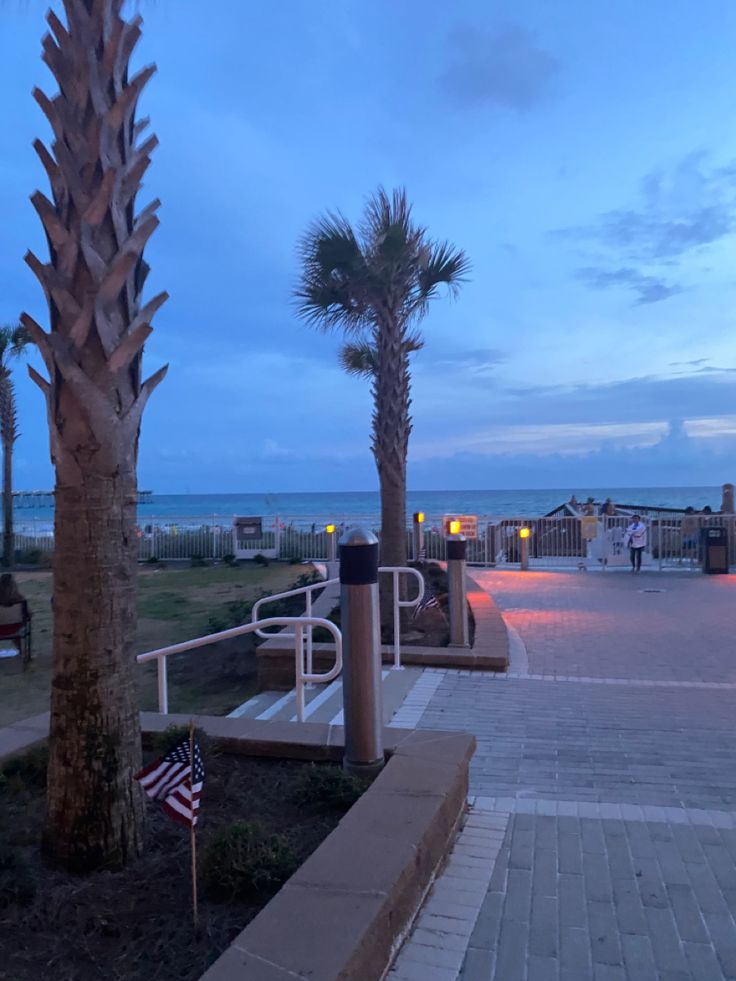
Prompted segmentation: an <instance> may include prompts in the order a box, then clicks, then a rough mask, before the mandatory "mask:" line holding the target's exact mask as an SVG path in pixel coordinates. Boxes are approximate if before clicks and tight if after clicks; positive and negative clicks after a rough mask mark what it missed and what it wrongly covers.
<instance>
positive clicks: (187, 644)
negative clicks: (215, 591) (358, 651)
mask: <svg viewBox="0 0 736 981" xmlns="http://www.w3.org/2000/svg"><path fill="white" fill-rule="evenodd" d="M291 626H293V627H294V634H293V635H289V636H293V637H294V667H295V675H296V684H295V687H296V716H297V719H298V721H299V722H303V721H304V685H305V684H327V683H328V682H330V681H334V680H335V678H337V676H338V675H339V674H340V672H341V671H342V634H341V633H340V630H339V629H338V628H337V627H336V626H335V624H334V623H331V622H330V621H329V620H325V619H324V618H323V617H267V618H266V619H265V620H256V621H254V622H253V623H244V624H241V626H239V627H232V628H231V629H230V630H220V631H219V632H218V633H216V634H207V635H206V636H204V637H197V638H195V639H194V640H186V641H184V642H183V643H181V644H171V645H170V646H169V647H161V648H159V649H158V650H155V651H147V652H146V653H145V654H139V655H138V656H137V658H136V661H137V662H138V663H139V664H145V663H147V662H148V661H156V662H157V670H158V710H159V712H161V714H162V715H168V712H169V685H168V672H167V668H166V658H167V657H171V655H172V654H183V653H185V652H186V651H193V650H195V649H196V648H198V647H207V646H209V645H210V644H216V643H218V641H221V640H231V639H232V638H233V637H241V636H242V635H243V634H251V633H257V632H258V631H259V630H261V629H263V628H264V627H291ZM313 627H324V628H325V629H326V630H329V632H330V633H331V634H332V636H333V638H334V640H335V664H334V665H333V667H332V668H330V670H329V671H326V672H324V673H322V674H314V673H313V672H312V671H305V670H304V639H303V633H304V630H305V628H306V629H308V630H310V631H311V630H312V628H313Z"/></svg>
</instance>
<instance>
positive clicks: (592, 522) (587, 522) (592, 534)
mask: <svg viewBox="0 0 736 981" xmlns="http://www.w3.org/2000/svg"><path fill="white" fill-rule="evenodd" d="M580 533H581V534H582V536H583V538H584V539H585V540H586V542H592V541H593V539H594V538H596V537H597V536H598V519H597V518H596V517H595V516H594V515H591V514H587V515H585V516H584V517H582V518H581V519H580Z"/></svg>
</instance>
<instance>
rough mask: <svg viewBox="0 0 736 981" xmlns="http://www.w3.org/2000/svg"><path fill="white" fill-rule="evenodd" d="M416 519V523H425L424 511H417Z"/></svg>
mask: <svg viewBox="0 0 736 981" xmlns="http://www.w3.org/2000/svg"><path fill="white" fill-rule="evenodd" d="M414 520H415V521H416V523H417V524H418V525H423V524H424V511H417V512H416V513H415V514H414Z"/></svg>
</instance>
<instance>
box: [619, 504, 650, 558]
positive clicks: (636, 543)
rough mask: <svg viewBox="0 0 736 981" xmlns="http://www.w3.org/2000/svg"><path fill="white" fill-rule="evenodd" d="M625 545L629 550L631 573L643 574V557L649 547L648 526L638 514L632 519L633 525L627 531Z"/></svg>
mask: <svg viewBox="0 0 736 981" xmlns="http://www.w3.org/2000/svg"><path fill="white" fill-rule="evenodd" d="M624 544H625V545H627V546H628V548H629V555H630V557H631V571H632V572H641V557H642V554H643V552H644V549H645V548H646V547H647V526H646V525H645V524H644V522H643V521H642V520H641V517H640V516H639V515H638V514H635V515H633V516H632V518H631V524H630V525H629V527H628V528H627V529H626V535H625V536H624Z"/></svg>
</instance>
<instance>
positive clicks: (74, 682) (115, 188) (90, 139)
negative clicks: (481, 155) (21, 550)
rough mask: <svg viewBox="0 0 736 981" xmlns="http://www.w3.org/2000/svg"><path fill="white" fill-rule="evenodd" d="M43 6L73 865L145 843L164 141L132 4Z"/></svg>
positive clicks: (58, 714) (39, 271) (56, 841)
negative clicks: (149, 412)
mask: <svg viewBox="0 0 736 981" xmlns="http://www.w3.org/2000/svg"><path fill="white" fill-rule="evenodd" d="M64 8H65V11H66V15H67V20H68V24H67V25H63V24H62V23H61V22H60V21H59V20H58V18H57V17H56V16H55V14H54V13H53V11H52V12H50V13H49V14H48V22H49V26H50V28H51V32H52V34H53V38H52V36H51V35H47V36H46V38H45V39H44V60H45V61H46V63H47V64H48V66H49V67H50V69H51V71H52V72H53V74H54V76H55V77H56V80H57V82H58V83H59V89H60V92H59V94H58V95H57V96H56V97H55V98H53V99H49V98H47V97H46V96H45V95H44V94H43V93H41V92H38V91H37V92H35V93H34V95H35V97H36V100H37V101H38V103H39V105H40V106H41V108H42V109H43V111H44V113H45V115H46V116H47V118H48V120H49V122H50V124H51V127H52V129H53V131H54V137H55V139H54V142H53V143H52V146H51V150H52V152H51V153H49V151H48V150H46V148H45V147H44V146H43V145H42V144H41V143H40V142H37V143H36V150H37V151H38V154H39V156H40V157H41V161H42V163H43V165H44V167H45V169H46V172H47V174H48V176H49V181H50V183H51V189H52V192H53V201H50V200H48V199H47V198H46V197H45V196H44V195H43V194H40V193H37V194H35V195H34V196H33V198H32V201H33V204H34V206H35V207H36V210H37V211H38V213H39V216H40V218H41V221H42V222H43V225H44V228H45V231H46V236H47V239H48V243H49V250H50V255H51V261H50V262H49V264H48V265H44V264H42V263H41V262H40V261H39V260H38V259H37V258H36V257H35V256H34V255H32V254H31V253H29V254H28V256H27V257H26V258H27V262H28V264H29V265H30V267H31V268H32V269H33V271H34V272H35V273H36V275H37V277H38V279H39V281H40V282H41V285H42V286H43V288H44V290H45V292H46V295H47V298H48V301H49V311H50V321H51V331H50V333H46V332H45V331H44V330H43V329H42V328H41V327H40V326H39V325H38V324H37V323H35V321H33V320H32V319H31V318H30V317H28V316H25V315H24V317H23V318H21V319H22V322H23V323H24V325H25V326H26V327H27V329H28V330H29V331H30V333H31V335H32V337H33V340H34V341H35V342H36V344H37V345H38V347H39V349H40V351H41V354H42V355H43V358H44V361H45V363H46V367H47V370H48V372H49V381H46V380H45V379H44V378H42V377H41V376H40V375H38V374H37V373H36V372H35V371H33V370H31V375H32V377H33V378H34V380H35V381H36V382H37V383H38V384H39V386H40V387H41V389H42V390H43V392H44V395H45V397H46V404H47V414H48V421H49V430H50V439H51V457H52V460H53V462H54V464H55V468H56V491H55V493H56V500H55V547H54V560H53V572H54V639H53V654H54V664H53V682H52V694H51V736H50V743H49V775H48V796H47V816H46V827H45V832H44V850H45V853H46V855H47V857H48V858H49V859H50V860H52V861H53V862H55V863H58V864H60V865H62V866H64V867H65V868H67V869H70V870H73V871H78V872H83V871H87V870H90V869H93V868H98V867H102V866H104V867H115V866H120V865H123V864H125V862H126V861H127V860H128V859H129V858H130V857H132V856H134V855H135V854H137V852H138V851H139V850H140V847H141V841H142V832H143V804H142V800H141V795H140V792H139V790H138V788H137V786H136V785H135V782H134V780H133V775H134V773H135V771H136V769H137V768H138V767H139V765H140V756H141V749H140V724H139V717H138V705H137V692H136V687H135V678H134V647H133V645H134V639H135V620H136V610H135V597H136V551H135V546H136V536H135V508H136V461H137V452H138V437H139V430H140V420H141V415H142V413H143V409H144V407H145V404H146V401H147V400H148V397H149V396H150V394H151V392H152V391H153V389H154V388H155V386H156V385H157V384H158V383H159V382H160V381H161V379H162V378H163V376H164V374H165V371H166V369H165V368H163V369H161V370H160V371H158V372H156V374H154V375H153V376H152V377H151V378H150V379H148V381H146V382H144V383H141V357H142V350H143V345H144V343H145V341H146V339H147V338H148V336H149V335H150V333H151V326H150V320H151V317H152V316H153V314H154V313H155V311H156V309H157V308H158V307H159V306H160V305H161V303H163V301H164V300H165V299H166V295H165V294H160V295H159V296H157V297H155V298H154V299H153V300H151V301H150V302H149V303H148V304H147V305H146V306H144V307H141V293H142V289H143V284H144V281H145V277H146V271H147V267H146V266H145V263H144V262H143V259H142V255H143V249H144V246H145V244H146V242H147V241H148V238H149V237H150V235H151V234H152V233H153V231H154V230H155V228H156V226H157V224H158V220H157V218H156V216H155V210H156V208H157V206H158V202H154V203H153V204H152V205H150V206H149V207H147V208H145V209H144V210H143V211H142V212H141V213H140V214H139V215H138V216H136V215H135V208H134V205H135V196H136V193H137V191H138V188H139V184H140V180H141V177H142V176H143V174H144V173H145V171H146V169H147V167H148V165H149V162H150V159H149V158H150V153H151V151H152V150H153V149H154V147H155V145H156V140H155V138H153V137H149V138H148V139H147V140H144V141H143V143H142V144H140V145H137V138H138V135H139V133H140V131H141V130H142V128H143V127H144V126H145V123H142V124H136V123H135V121H134V116H135V109H136V104H137V101H138V97H139V95H140V92H141V90H142V89H143V86H144V85H145V83H146V81H147V80H148V78H150V76H151V74H152V73H153V70H154V69H153V68H152V67H148V68H144V69H143V70H142V71H141V72H139V73H138V74H137V75H136V76H135V77H134V78H132V79H129V78H128V62H129V59H130V55H131V53H132V51H133V48H134V47H135V44H136V42H137V40H138V37H139V35H140V19H139V18H138V17H136V18H134V19H133V21H132V22H130V23H127V22H125V21H124V20H123V19H122V17H121V8H122V0H64Z"/></svg>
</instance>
